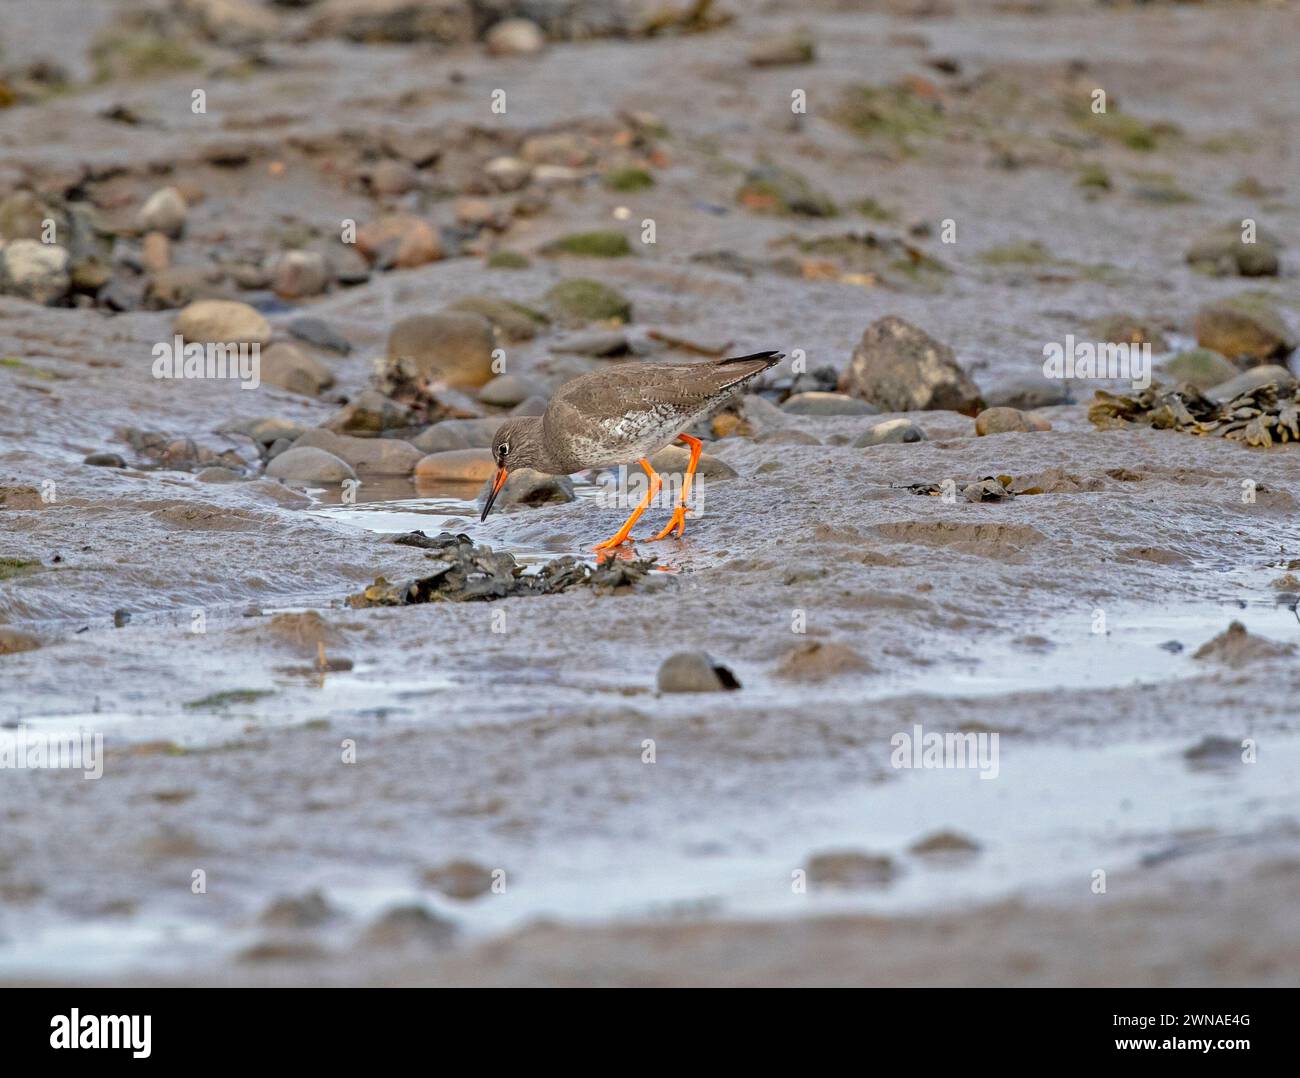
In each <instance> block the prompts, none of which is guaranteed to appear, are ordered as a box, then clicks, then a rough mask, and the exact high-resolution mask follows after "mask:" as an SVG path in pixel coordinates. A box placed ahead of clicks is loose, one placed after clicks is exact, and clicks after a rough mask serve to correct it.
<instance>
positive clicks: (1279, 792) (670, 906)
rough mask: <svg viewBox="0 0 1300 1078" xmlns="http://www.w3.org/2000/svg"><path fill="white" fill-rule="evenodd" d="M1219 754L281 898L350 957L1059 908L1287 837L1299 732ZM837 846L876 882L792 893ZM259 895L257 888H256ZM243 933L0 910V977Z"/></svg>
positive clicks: (184, 954) (385, 875)
mask: <svg viewBox="0 0 1300 1078" xmlns="http://www.w3.org/2000/svg"><path fill="white" fill-rule="evenodd" d="M1223 734H1224V737H1225V739H1226V743H1227V744H1228V745H1229V746H1230V747H1231V751H1227V752H1225V753H1223V754H1222V755H1220V756H1219V757H1218V759H1217V761H1212V762H1211V763H1210V764H1209V765H1204V764H1200V763H1196V762H1193V761H1190V760H1189V759H1188V758H1187V757H1186V755H1185V752H1186V750H1187V749H1188V748H1189V747H1190V746H1189V744H1188V743H1186V742H1170V741H1164V742H1159V743H1143V744H1128V745H1115V746H1106V747H1104V748H1071V747H1067V746H1060V745H1049V744H1036V743H1020V742H1015V741H1012V740H1010V739H1004V741H1003V743H1002V744H1001V745H999V747H998V750H997V754H996V762H997V769H996V776H995V777H991V778H987V779H986V778H984V777H982V773H981V771H980V770H977V769H974V768H936V769H924V770H922V769H918V770H898V771H896V772H893V773H892V774H891V775H890V777H889V778H888V779H886V780H885V781H883V782H880V781H876V782H865V781H864V782H863V783H862V785H861V786H859V787H856V788H850V789H846V790H845V789H842V790H840V791H838V792H835V793H833V794H831V795H830V796H823V797H816V798H814V797H810V798H808V799H806V800H796V801H795V802H792V803H788V804H785V805H782V806H781V807H779V808H777V809H774V811H773V812H771V813H770V814H765V815H763V816H762V817H761V818H756V817H755V816H754V815H753V814H752V813H746V814H739V813H727V812H725V811H723V812H720V813H717V814H713V815H712V816H711V818H709V819H700V820H699V821H697V822H694V823H690V824H687V825H685V826H674V827H672V828H665V829H663V830H662V831H660V830H659V829H655V828H651V829H648V830H647V829H642V830H641V831H639V832H638V835H637V838H636V841H623V842H611V841H608V840H599V841H596V840H593V841H589V842H581V841H580V842H566V843H563V844H558V845H557V844H550V845H545V846H541V847H538V846H528V847H521V848H518V849H515V850H513V851H508V852H507V851H503V853H506V855H507V856H508V859H509V876H508V880H509V882H508V884H507V887H506V890H505V891H504V892H503V893H501V894H490V895H485V896H483V897H481V898H479V899H477V900H475V901H472V902H454V901H451V900H449V899H445V898H443V897H441V896H439V895H436V894H431V893H430V891H429V890H427V889H421V888H416V887H413V886H411V885H410V883H409V874H407V873H405V872H399V871H397V870H392V871H374V870H371V871H368V872H367V873H366V882H365V883H364V884H358V882H357V877H356V873H355V872H354V871H352V870H351V869H348V868H346V867H343V866H339V867H337V868H332V869H327V870H323V871H317V872H308V873H304V874H303V875H302V876H301V877H295V879H294V880H292V881H285V888H284V889H285V890H287V891H291V892H293V893H301V892H303V891H306V890H310V889H312V888H320V889H321V890H322V891H323V892H324V893H325V894H326V896H327V898H328V901H329V902H330V904H331V905H333V906H335V907H336V908H338V909H340V910H342V911H343V912H345V913H346V914H347V915H348V916H347V917H345V918H342V919H340V920H339V921H337V922H335V923H334V924H332V925H330V926H328V927H327V928H325V929H323V930H322V931H321V932H320V933H319V934H317V935H315V936H314V937H313V941H314V942H315V943H316V944H317V945H319V946H320V947H322V948H323V949H325V950H332V949H336V948H338V949H342V948H346V947H348V946H350V945H351V944H352V943H353V941H354V940H355V939H356V937H357V936H358V934H359V933H360V931H361V930H362V928H363V926H364V925H365V924H367V923H369V922H370V921H371V920H372V919H373V918H375V917H376V916H378V915H380V914H381V913H382V912H384V911H385V910H387V909H389V908H391V907H393V906H396V905H406V904H418V905H422V906H424V907H426V908H428V909H430V910H433V911H435V912H437V913H439V914H441V915H444V916H447V917H450V918H451V919H453V920H454V921H455V922H456V924H457V925H458V926H459V928H460V930H461V932H462V938H464V939H473V938H476V937H483V936H489V935H492V934H496V933H499V932H503V931H508V930H511V929H514V928H518V927H521V926H523V925H525V924H527V923H529V922H531V921H533V920H535V919H538V918H556V919H561V920H564V921H569V922H596V923H599V922H604V921H607V920H608V919H610V918H638V919H639V918H652V919H657V918H681V917H693V916H705V915H709V916H729V917H742V918H744V917H785V916H798V915H807V914H810V913H813V914H829V913H843V912H876V913H888V914H900V913H911V912H923V911H936V910H943V909H952V908H960V907H962V906H963V905H968V904H970V903H971V902H988V901H995V900H998V899H1002V898H1006V897H1010V896H1013V895H1015V894H1017V893H1019V892H1023V891H1030V890H1035V889H1042V888H1047V889H1049V890H1051V891H1052V892H1054V893H1056V894H1058V895H1060V896H1061V898H1062V899H1063V900H1067V901H1068V900H1069V899H1070V898H1071V897H1072V896H1078V897H1081V898H1087V897H1088V896H1090V895H1092V894H1093V893H1094V892H1093V888H1094V886H1095V884H1096V881H1098V880H1099V879H1101V877H1100V876H1099V875H1098V873H1104V874H1105V876H1104V879H1105V886H1106V893H1111V894H1113V893H1117V892H1118V893H1123V890H1124V888H1125V887H1126V886H1131V884H1132V881H1133V878H1134V875H1135V874H1140V873H1142V872H1143V871H1144V870H1145V866H1147V865H1149V864H1153V863H1158V862H1165V861H1169V860H1171V859H1176V858H1178V857H1181V856H1185V855H1195V854H1197V853H1201V852H1205V851H1210V850H1214V849H1216V848H1219V847H1222V848H1227V847H1229V846H1233V847H1237V846H1240V845H1241V844H1243V843H1251V842H1266V841H1268V840H1269V839H1270V838H1271V837H1273V836H1278V835H1283V834H1287V833H1294V831H1295V829H1296V827H1297V826H1300V815H1298V812H1297V803H1296V797H1295V777H1296V775H1297V774H1300V738H1296V737H1295V736H1289V735H1288V736H1265V737H1262V738H1261V739H1260V740H1259V743H1258V745H1257V762H1254V763H1246V762H1243V761H1242V760H1241V758H1240V755H1239V753H1238V751H1237V749H1236V746H1237V745H1239V743H1240V740H1241V737H1240V735H1241V731H1240V730H1239V729H1236V728H1235V727H1234V724H1232V723H1231V722H1227V721H1225V726H1224V730H1223ZM938 832H958V833H959V834H961V835H962V836H964V837H966V838H968V839H969V840H970V841H971V842H973V843H974V844H975V847H976V848H975V849H974V851H973V852H970V853H967V854H963V855H961V856H959V857H956V858H954V857H952V856H948V857H946V858H944V857H935V856H934V855H930V856H925V855H920V854H917V853H913V852H911V847H912V846H913V845H914V844H915V843H917V841H918V840H920V839H923V838H925V837H927V836H930V835H933V834H935V833H938ZM825 851H854V852H859V853H865V854H868V855H872V856H876V857H884V858H887V859H888V861H889V864H890V866H891V872H892V878H891V879H890V880H889V882H887V883H885V884H881V885H877V886H857V887H837V886H832V885H830V884H826V883H819V882H818V880H817V879H816V878H812V879H809V880H808V881H807V887H806V890H801V889H800V888H799V887H798V886H797V873H799V872H800V871H806V870H807V867H808V864H809V861H810V858H811V856H812V855H814V854H816V853H819V852H825ZM268 882H269V881H268ZM266 936H267V933H266V932H265V931H263V930H260V929H258V928H256V926H253V925H247V926H245V927H232V926H217V925H214V924H209V923H198V922H192V921H186V920H183V919H180V918H177V917H175V916H169V915H167V914H165V913H161V912H149V913H145V912H143V911H142V912H140V913H138V914H136V915H134V916H132V917H128V918H121V919H115V920H113V921H112V922H108V921H104V920H99V919H96V920H82V921H74V922H69V923H61V924H59V925H57V926H52V925H51V924H50V923H49V921H48V920H44V921H43V922H42V923H40V924H37V923H35V922H33V923H30V924H29V923H28V918H27V916H26V915H25V914H23V912H22V911H21V910H20V909H17V908H12V907H11V908H9V909H8V910H7V911H6V913H5V917H4V921H3V923H2V926H0V974H3V975H6V976H16V975H24V974H44V975H47V976H48V975H60V974H61V975H71V974H76V973H82V974H96V973H98V974H104V973H109V972H112V971H113V970H118V969H124V968H128V967H132V968H146V969H153V970H156V971H166V970H167V969H169V968H176V969H181V968H192V963H194V962H199V963H202V962H204V961H210V960H211V959H212V958H213V951H214V948H215V949H217V950H219V951H220V952H221V953H222V955H223V956H225V957H229V956H232V955H233V954H235V953H237V952H238V951H239V950H241V949H242V948H244V947H247V946H249V945H250V944H252V943H254V942H256V941H258V940H261V939H264V938H266Z"/></svg>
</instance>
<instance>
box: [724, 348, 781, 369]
mask: <svg viewBox="0 0 1300 1078" xmlns="http://www.w3.org/2000/svg"><path fill="white" fill-rule="evenodd" d="M755 359H764V360H767V365H768V366H769V367H775V366H776V365H777V364H778V363H780V362H781V360H783V359H785V353H784V352H777V351H767V352H751V353H750V354H749V355H747V356H732V357H731V358H730V359H724V360H723V361H722V363H721V364H720V366H723V367H725V366H726V365H727V364H728V363H748V362H750V361H751V360H755Z"/></svg>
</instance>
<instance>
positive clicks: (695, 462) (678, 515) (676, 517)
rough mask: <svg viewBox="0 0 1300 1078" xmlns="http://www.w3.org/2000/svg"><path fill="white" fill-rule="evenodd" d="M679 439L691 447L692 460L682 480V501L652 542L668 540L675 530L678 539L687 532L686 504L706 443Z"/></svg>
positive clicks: (689, 437) (683, 435)
mask: <svg viewBox="0 0 1300 1078" xmlns="http://www.w3.org/2000/svg"><path fill="white" fill-rule="evenodd" d="M678 437H679V438H681V440H682V441H683V442H685V443H686V444H687V445H689V446H690V447H691V460H690V463H689V464H687V465H686V476H685V478H683V479H682V495H681V499H680V500H679V501H678V503H677V507H676V508H675V509H674V510H673V515H672V518H671V519H670V520H669V521H668V524H667V526H666V527H665V528H664V530H663V531H661V532H660V533H659V534H658V535H656V536H655V537H654V539H652V540H651V542H656V541H657V540H659V539H664V538H666V537H667V536H668V534H669V533H670V532H671V531H672V530H673V529H674V528H676V529H677V538H678V539H680V538H681V537H682V533H683V532H685V531H686V502H687V499H689V498H690V496H691V483H692V481H693V480H694V479H695V469H696V468H697V467H699V463H700V453H701V452H703V450H704V443H703V442H702V441H700V440H699V439H698V438H692V437H691V436H690V435H689V434H679V435H678Z"/></svg>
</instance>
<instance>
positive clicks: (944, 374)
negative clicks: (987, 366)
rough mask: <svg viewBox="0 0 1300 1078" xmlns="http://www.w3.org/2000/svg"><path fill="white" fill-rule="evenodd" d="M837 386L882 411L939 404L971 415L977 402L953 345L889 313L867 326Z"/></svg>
mask: <svg viewBox="0 0 1300 1078" xmlns="http://www.w3.org/2000/svg"><path fill="white" fill-rule="evenodd" d="M840 390H841V392H845V393H849V394H852V395H853V396H855V397H860V398H861V399H862V400H865V401H869V402H870V403H872V404H874V405H876V407H878V408H880V409H881V410H882V411H886V412H911V411H919V410H923V409H935V408H944V409H951V410H952V411H954V412H964V413H966V414H968V415H973V414H974V413H975V412H977V411H979V409H980V407H981V405H982V401H981V400H980V392H979V389H978V387H977V386H976V385H975V383H974V382H972V381H971V380H970V378H969V377H968V376H967V375H966V372H965V371H963V370H962V369H961V367H960V366H959V365H958V363H957V359H956V357H955V356H954V354H953V350H952V349H951V348H949V347H948V346H947V345H946V344H941V343H940V342H939V341H936V340H935V339H934V338H933V337H931V336H930V335H929V334H928V333H926V332H925V331H923V330H921V329H918V328H917V327H916V326H914V325H912V324H911V323H910V322H905V321H904V320H903V319H901V318H898V317H895V316H894V315H889V316H886V317H885V318H881V319H878V320H877V321H875V322H873V323H872V324H871V325H869V326H868V327H867V329H866V332H865V333H863V334H862V340H861V341H860V342H859V343H858V346H857V347H856V348H855V349H854V350H853V358H852V360H851V361H850V363H849V366H848V369H847V370H846V371H845V372H844V374H843V375H842V376H841V378H840Z"/></svg>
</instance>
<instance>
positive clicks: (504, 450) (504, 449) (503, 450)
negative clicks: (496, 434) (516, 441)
mask: <svg viewBox="0 0 1300 1078" xmlns="http://www.w3.org/2000/svg"><path fill="white" fill-rule="evenodd" d="M497 452H498V453H499V454H501V456H503V457H504V456H505V455H506V454H507V453H509V452H510V443H509V442H502V443H501V448H500V449H498V450H497Z"/></svg>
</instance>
